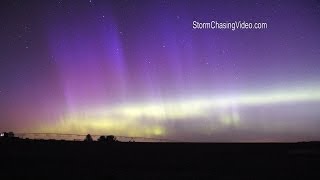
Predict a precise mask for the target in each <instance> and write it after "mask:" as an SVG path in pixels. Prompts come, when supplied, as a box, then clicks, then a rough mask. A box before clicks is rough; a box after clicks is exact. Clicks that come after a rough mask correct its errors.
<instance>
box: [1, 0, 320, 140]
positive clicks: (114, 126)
mask: <svg viewBox="0 0 320 180" xmlns="http://www.w3.org/2000/svg"><path fill="white" fill-rule="evenodd" d="M0 17H1V19H0V27H1V28H0V34H1V42H0V44H1V46H0V47H1V53H0V131H14V132H54V133H75V134H87V133H91V134H114V135H123V136H142V137H154V138H167V139H177V140H184V141H214V142H215V141H227V142H229V141H232V142H234V141H235V142H238V141H249V142H256V141H311V140H319V138H320V133H319V132H320V131H319V129H320V83H319V82H320V36H319V32H320V23H319V22H320V21H319V20H320V2H319V1H316V0H309V1H304V0H294V1H281V0H280V1H279V0H270V1H259V0H250V1H245V2H243V1H238V0H228V1H222V0H221V1H220V0H217V1H209V0H208V1H205V0H201V1H196V0H189V1H167V0H155V1H142V0H137V1H126V0H119V1H100V0H79V1H71V0H70V1H69V0H66V1H65V0H58V1H47V0H46V1H36V0H33V1H20V0H13V1H9V0H5V1H2V2H1V11H0ZM213 20H214V21H219V22H234V21H246V22H264V23H267V24H268V27H267V28H266V29H235V30H231V29H193V28H192V23H193V21H198V22H210V21H213Z"/></svg>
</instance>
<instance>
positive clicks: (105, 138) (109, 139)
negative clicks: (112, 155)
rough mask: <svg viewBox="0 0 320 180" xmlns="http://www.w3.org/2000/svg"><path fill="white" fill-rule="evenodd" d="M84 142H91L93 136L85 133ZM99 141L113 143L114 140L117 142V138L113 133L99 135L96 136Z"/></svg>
mask: <svg viewBox="0 0 320 180" xmlns="http://www.w3.org/2000/svg"><path fill="white" fill-rule="evenodd" d="M84 141H85V142H92V141H93V138H92V136H91V135H90V134H88V135H86V137H85V138H84ZM98 141H99V142H107V143H114V142H118V140H117V138H116V137H115V136H114V135H108V136H100V137H99V138H98Z"/></svg>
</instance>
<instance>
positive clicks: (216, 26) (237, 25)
mask: <svg viewBox="0 0 320 180" xmlns="http://www.w3.org/2000/svg"><path fill="white" fill-rule="evenodd" d="M192 28H193V29H199V30H201V29H213V30H232V31H235V30H249V29H256V30H261V29H267V28H268V23H266V22H246V21H233V22H218V21H210V22H199V21H193V22H192Z"/></svg>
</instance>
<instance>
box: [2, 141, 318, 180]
mask: <svg viewBox="0 0 320 180" xmlns="http://www.w3.org/2000/svg"><path fill="white" fill-rule="evenodd" d="M0 163H1V165H0V168H1V169H0V172H1V173H0V179H8V176H9V179H10V178H14V177H17V178H19V179H22V178H23V179H26V177H31V179H34V178H36V177H38V178H39V177H40V178H41V179H49V178H51V179H63V178H64V177H68V178H69V179H70V178H71V179H84V178H85V179H97V178H99V179H100V178H101V177H102V178H103V179H148V180H149V179H285V178H286V179H320V143H316V142H313V143H312V142H311V143H260V144H259V143H251V144H248V143H247V144H245V143H122V142H119V143H111V144H110V143H109V144H108V143H99V142H91V143H86V142H72V141H40V140H38V141H33V140H29V141H27V140H15V141H5V142H4V141H2V142H0Z"/></svg>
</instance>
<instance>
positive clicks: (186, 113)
mask: <svg viewBox="0 0 320 180" xmlns="http://www.w3.org/2000/svg"><path fill="white" fill-rule="evenodd" d="M310 101H312V102H317V101H320V90H317V89H315V90H304V91H293V90H292V91H291V92H290V93H284V91H283V92H281V91H277V92H273V93H265V94H254V95H243V96H225V97H221V96H220V97H217V96H216V97H214V96H212V97H209V98H193V99H191V100H180V101H179V100H176V101H173V100H171V101H169V102H153V103H150V102H149V103H137V104H125V105H119V106H115V107H111V108H110V107H102V108H101V107H99V108H95V109H89V110H83V111H79V112H72V113H69V114H67V115H65V116H64V117H62V118H61V119H60V121H58V122H57V124H55V125H53V126H52V127H49V126H48V127H41V128H40V129H39V130H40V131H41V132H69V133H70V132H78V133H89V132H90V131H94V132H95V133H103V132H106V131H107V132H110V133H113V134H118V135H119V134H121V135H129V136H145V137H152V136H163V135H165V134H166V129H165V128H164V126H163V124H162V123H163V122H165V121H170V120H185V119H190V118H200V117H201V118H206V119H209V120H213V119H212V115H213V114H214V115H218V116H219V118H218V121H217V122H219V123H220V124H221V125H223V126H228V125H231V124H233V125H237V124H238V123H239V121H240V117H239V112H238V111H237V107H243V106H259V105H268V104H274V103H293V102H294V103H299V102H310ZM226 109H227V110H226ZM228 109H231V110H228ZM216 120H217V119H216ZM149 121H152V123H150V124H149V123H147V122H149ZM217 127H220V126H217Z"/></svg>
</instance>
